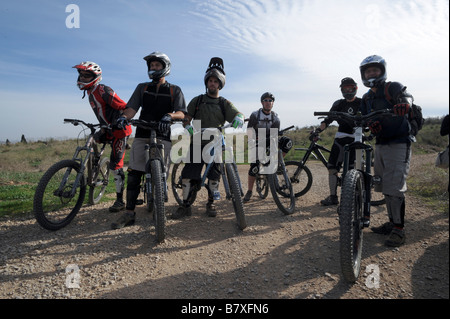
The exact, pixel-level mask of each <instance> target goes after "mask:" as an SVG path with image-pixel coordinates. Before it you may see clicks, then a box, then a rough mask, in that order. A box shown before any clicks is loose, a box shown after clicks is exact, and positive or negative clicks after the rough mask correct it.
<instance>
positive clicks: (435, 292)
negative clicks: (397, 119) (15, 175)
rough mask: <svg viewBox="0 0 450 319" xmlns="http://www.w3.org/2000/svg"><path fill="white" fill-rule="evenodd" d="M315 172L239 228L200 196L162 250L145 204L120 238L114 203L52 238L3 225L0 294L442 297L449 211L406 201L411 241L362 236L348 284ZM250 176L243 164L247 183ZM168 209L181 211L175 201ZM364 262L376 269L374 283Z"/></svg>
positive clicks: (24, 223)
mask: <svg viewBox="0 0 450 319" xmlns="http://www.w3.org/2000/svg"><path fill="white" fill-rule="evenodd" d="M426 160H428V159H426ZM418 164H420V163H418ZM310 167H311V169H312V171H313V175H314V178H315V180H314V183H313V187H312V189H311V191H310V192H309V193H308V194H307V195H305V196H304V197H302V198H300V199H298V200H297V207H298V209H297V211H296V212H295V214H293V215H290V216H284V215H283V214H282V213H280V212H278V211H277V210H276V205H275V204H274V202H273V200H272V198H271V196H270V195H269V197H268V198H267V199H265V200H264V201H262V200H259V199H257V198H256V197H253V200H252V201H251V202H249V203H248V204H246V206H245V207H246V216H247V220H248V227H247V229H245V230H244V231H239V230H238V228H237V226H236V222H235V217H234V213H233V211H232V206H231V203H230V202H229V201H226V200H222V202H221V203H220V206H219V209H218V215H217V217H216V218H210V217H207V216H206V215H205V213H204V205H205V193H204V192H205V191H204V190H203V191H202V193H201V194H200V195H199V198H198V199H197V202H196V205H195V207H194V208H193V216H191V217H189V218H184V219H181V220H176V221H174V220H169V221H168V225H167V239H166V241H165V242H164V243H162V244H159V245H156V244H155V242H154V238H155V237H154V228H153V226H152V218H151V216H150V215H149V214H148V213H146V211H145V209H144V208H143V207H139V208H138V209H137V220H136V224H135V225H133V226H131V227H126V228H124V229H121V230H111V229H110V224H111V222H113V221H114V220H115V219H116V218H117V216H118V214H112V213H109V212H108V210H107V207H108V206H109V205H110V204H111V203H108V204H104V205H102V206H96V207H93V208H91V207H87V208H84V209H83V210H82V211H81V212H80V213H79V215H78V216H76V218H75V220H74V221H73V222H72V223H71V224H70V225H69V226H67V227H66V228H64V229H62V230H60V231H57V232H50V231H47V230H43V229H42V228H40V227H39V226H38V225H37V223H36V222H35V221H34V219H32V218H24V219H21V220H17V219H15V220H1V221H0V243H1V246H0V298H7V299H11V298H33V299H34V298H151V299H154V298H176V299H206V298H212V299H219V298H220V299H240V298H250V299H254V298H255V299H280V298H288V299H294V298H301V299H306V298H313V299H315V298H325V299H338V298H342V299H350V298H363V299H371V298H402V299H411V298H437V299H440V298H446V299H448V298H449V257H448V255H449V227H448V226H449V220H448V213H447V214H442V213H436V212H434V211H432V210H430V209H429V208H427V207H426V206H424V205H423V204H422V203H421V202H420V201H419V200H417V199H414V198H411V197H410V196H407V216H406V220H407V224H406V227H407V240H406V244H405V245H404V246H402V247H400V248H395V249H392V248H388V247H386V246H384V244H383V242H384V236H381V235H377V234H374V233H372V232H370V231H369V230H366V231H365V235H364V252H363V260H362V275H361V277H360V279H359V281H358V282H357V283H355V284H353V285H350V284H347V283H346V282H345V281H344V280H343V279H342V276H341V270H340V265H339V242H338V235H339V229H338V227H339V225H338V219H337V214H336V207H331V208H327V207H322V206H320V205H319V204H318V203H319V201H320V199H323V198H324V197H325V196H326V195H327V192H328V187H327V175H326V174H327V172H326V170H325V169H323V167H322V166H316V165H313V164H311V165H310ZM247 169H248V168H247V167H245V166H242V167H240V170H241V171H240V176H241V178H243V179H244V181H246V173H247ZM244 185H246V182H244ZM168 207H169V208H168V209H169V210H173V209H175V207H176V206H175V203H174V200H173V197H172V196H170V199H169V204H168ZM386 218H387V217H386V213H385V210H384V208H382V207H378V208H374V209H373V218H372V225H380V224H382V223H384V222H385V221H386ZM367 266H369V268H370V267H372V268H373V267H375V268H376V269H378V270H379V285H378V286H377V285H375V281H373V280H371V278H373V277H374V276H375V273H374V272H373V271H372V270H367V271H366V267H367ZM372 268H371V269H372ZM66 269H69V270H70V269H78V272H71V273H69V274H66ZM74 274H78V275H79V277H75V275H74ZM72 277H75V278H74V279H73V280H72V281H70V280H69V281H66V280H67V279H70V278H72ZM77 285H78V286H79V288H73V287H76V286H77Z"/></svg>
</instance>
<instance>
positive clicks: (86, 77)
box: [73, 61, 132, 212]
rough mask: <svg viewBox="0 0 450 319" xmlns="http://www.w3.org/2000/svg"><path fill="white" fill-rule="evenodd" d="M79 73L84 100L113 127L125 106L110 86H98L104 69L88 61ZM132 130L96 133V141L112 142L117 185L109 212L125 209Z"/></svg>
mask: <svg viewBox="0 0 450 319" xmlns="http://www.w3.org/2000/svg"><path fill="white" fill-rule="evenodd" d="M73 68H75V69H77V70H78V80H77V86H78V88H79V89H80V90H83V91H84V93H83V98H84V97H85V95H86V92H87V94H88V96H89V104H90V105H91V107H92V110H93V111H94V113H95V116H96V117H97V120H98V121H99V123H100V124H102V125H110V124H114V123H115V121H116V120H117V119H118V118H119V117H120V116H121V114H122V112H123V110H124V109H125V107H126V103H125V102H124V101H123V100H122V99H121V98H120V97H119V96H118V95H117V94H116V93H115V92H114V91H113V89H111V88H110V87H109V86H106V85H103V84H99V82H100V81H101V79H102V69H101V68H100V66H99V65H98V64H97V63H94V62H90V61H86V62H81V63H80V64H77V65H75V66H74V67H73ZM131 132H132V129H131V126H130V125H127V126H124V127H123V128H121V129H118V128H114V127H113V130H112V134H111V133H110V132H108V131H105V130H104V129H101V130H100V131H98V132H96V133H95V136H94V138H95V141H96V142H97V143H100V142H101V143H104V142H108V141H111V155H110V164H109V169H110V170H111V172H112V173H113V176H114V182H115V185H116V201H115V202H114V204H113V205H112V206H111V207H110V208H109V211H110V212H119V211H121V210H123V209H125V204H124V202H123V190H124V184H125V174H124V172H123V159H124V157H125V150H126V145H127V139H128V136H129V135H130V134H131Z"/></svg>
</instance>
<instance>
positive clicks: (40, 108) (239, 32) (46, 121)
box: [0, 0, 449, 143]
mask: <svg viewBox="0 0 450 319" xmlns="http://www.w3.org/2000/svg"><path fill="white" fill-rule="evenodd" d="M0 48H1V50H0V109H1V113H2V116H1V119H0V143H4V142H5V141H6V139H9V140H10V141H18V140H20V138H21V136H22V135H24V136H25V137H26V138H27V139H28V140H45V139H49V138H56V139H60V138H73V137H77V135H78V133H79V132H80V129H79V128H77V127H73V126H72V125H70V124H63V119H64V118H78V119H82V120H84V121H86V122H92V123H94V122H96V118H95V116H94V113H93V112H92V110H91V108H90V106H89V103H88V99H87V98H85V99H82V91H80V90H79V89H78V88H77V86H76V80H77V71H76V70H75V69H73V68H72V66H74V65H76V64H78V63H79V62H82V61H94V62H96V63H98V64H99V65H100V66H101V68H102V70H103V80H102V82H101V83H103V84H105V85H108V86H110V87H111V88H112V89H113V90H114V91H115V92H116V93H117V94H118V95H119V97H121V98H122V99H123V100H124V101H125V102H127V101H128V99H129V98H130V96H131V94H132V93H133V91H134V89H135V88H136V86H137V84H138V83H141V82H147V81H149V79H148V75H147V67H146V64H145V61H144V60H143V57H144V56H146V55H148V54H149V53H151V52H153V51H161V52H164V53H166V54H167V55H168V56H169V57H170V59H171V62H172V69H171V74H170V75H169V76H168V77H167V78H166V80H167V81H168V82H170V83H173V84H176V85H178V86H180V87H181V89H182V91H183V93H184V96H185V99H186V104H188V103H189V101H190V100H191V99H192V98H194V97H195V96H197V95H199V94H202V93H204V92H205V87H204V83H203V77H204V74H205V71H206V68H207V66H208V63H209V60H210V58H211V57H215V56H218V57H221V58H222V59H223V60H224V66H225V72H226V84H225V87H224V88H223V89H222V90H221V91H220V94H221V95H222V96H224V97H226V98H227V99H228V100H230V101H231V102H232V103H233V104H234V105H235V106H236V107H237V109H238V110H239V111H241V112H242V113H244V114H245V115H246V117H248V116H250V114H251V113H252V112H253V111H255V110H257V109H259V108H260V107H261V104H260V96H261V95H262V94H263V93H264V92H266V91H269V92H272V93H273V94H274V95H275V103H274V108H273V110H274V111H275V112H277V113H278V115H279V117H280V119H281V126H282V128H283V127H287V126H290V125H296V126H298V127H300V128H302V127H305V126H310V125H319V124H320V119H318V118H317V117H315V116H314V114H313V113H314V111H328V110H329V109H330V107H331V105H332V104H333V102H334V101H336V100H338V99H340V98H342V95H341V92H340V89H339V84H340V81H341V79H342V78H344V77H352V78H353V79H355V81H356V82H357V83H358V93H357V95H358V96H359V97H361V96H362V95H363V94H364V93H365V92H367V90H368V88H366V87H365V86H364V85H363V84H362V81H361V76H360V73H359V65H360V63H361V61H362V60H363V59H364V58H365V57H367V56H369V55H373V54H377V55H380V56H382V57H383V58H384V59H385V60H386V62H387V77H388V80H389V81H398V82H401V83H402V84H404V85H406V86H407V87H408V91H409V92H410V93H411V94H412V95H413V96H414V100H415V103H416V104H418V105H420V106H422V108H423V113H424V116H425V117H441V116H443V115H445V114H448V112H449V111H448V109H449V1H448V0H447V1H445V0H421V1H418V0H415V1H414V0H413V1H410V0H407V1H401V0H386V1H385V0H377V1H374V0H371V1H366V0H343V1H333V0H315V1H306V0H220V1H216V0H209V1H203V0H167V1H157V0H133V1H125V0H90V1H85V0H67V1H60V0H39V1H36V0H35V1H32V0H18V1H9V2H5V1H3V2H2V5H1V7H0Z"/></svg>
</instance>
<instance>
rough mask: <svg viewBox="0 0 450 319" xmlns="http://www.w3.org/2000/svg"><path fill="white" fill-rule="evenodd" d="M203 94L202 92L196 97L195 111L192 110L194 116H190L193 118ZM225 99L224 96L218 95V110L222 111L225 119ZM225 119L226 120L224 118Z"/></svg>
mask: <svg viewBox="0 0 450 319" xmlns="http://www.w3.org/2000/svg"><path fill="white" fill-rule="evenodd" d="M203 96H204V94H202V95H200V96H199V98H198V99H197V105H195V112H194V116H192V118H193V119H195V115H197V111H198V107H199V106H200V104H201V103H202V102H203ZM226 101H227V99H226V98H224V97H222V96H219V106H220V110H221V111H222V114H223V118H224V119H226V117H225V102H226ZM225 121H226V120H225Z"/></svg>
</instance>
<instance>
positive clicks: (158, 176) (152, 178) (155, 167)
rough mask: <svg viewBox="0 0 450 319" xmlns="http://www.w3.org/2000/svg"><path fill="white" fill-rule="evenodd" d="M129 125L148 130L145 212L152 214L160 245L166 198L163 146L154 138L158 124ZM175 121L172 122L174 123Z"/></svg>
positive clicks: (137, 123)
mask: <svg viewBox="0 0 450 319" xmlns="http://www.w3.org/2000/svg"><path fill="white" fill-rule="evenodd" d="M129 122H130V123H131V125H134V126H136V127H140V128H142V129H145V130H150V142H149V144H146V145H145V162H146V165H145V175H144V177H143V178H144V185H143V190H144V192H143V193H144V202H145V203H146V204H147V210H148V211H149V212H153V219H154V221H155V234H156V241H157V242H158V243H161V242H162V241H164V239H165V237H166V211H165V207H164V202H165V201H166V198H167V180H166V167H165V165H164V145H163V144H161V143H158V140H157V138H156V135H157V131H158V129H159V123H160V122H156V121H144V120H140V119H132V120H130V121H129ZM175 122H176V121H173V123H175Z"/></svg>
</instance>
